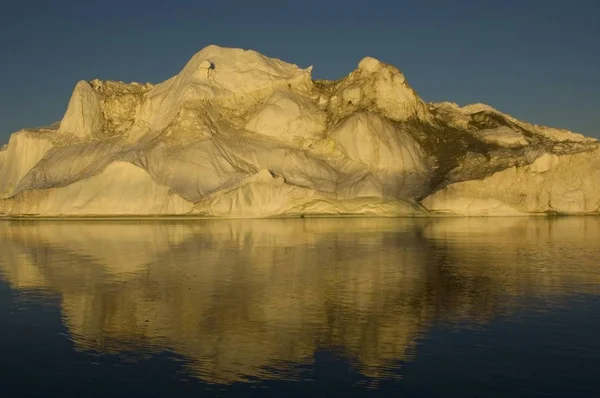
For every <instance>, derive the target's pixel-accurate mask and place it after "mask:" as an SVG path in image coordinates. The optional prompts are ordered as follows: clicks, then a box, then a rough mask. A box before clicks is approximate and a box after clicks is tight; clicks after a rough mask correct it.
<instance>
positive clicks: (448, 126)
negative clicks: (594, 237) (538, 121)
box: [0, 46, 600, 217]
mask: <svg viewBox="0 0 600 398" xmlns="http://www.w3.org/2000/svg"><path fill="white" fill-rule="evenodd" d="M599 148H600V144H599V143H598V142H597V140H595V139H593V138H588V137H584V136H582V135H580V134H575V133H572V132H570V131H566V130H561V129H554V128H548V127H542V126H537V125H532V124H529V123H526V122H522V121H519V120H516V119H514V118H513V117H511V116H509V115H506V114H503V113H501V112H499V111H497V110H495V109H493V108H491V107H489V106H487V105H483V104H474V105H467V106H463V107H460V106H458V105H456V104H454V103H449V102H444V103H426V102H424V101H423V100H422V99H421V98H419V96H418V95H417V94H416V92H415V91H414V90H413V89H412V88H411V86H409V84H408V83H407V81H406V79H405V77H404V75H403V74H402V73H401V72H400V71H399V70H398V69H396V68H395V67H393V66H391V65H387V64H384V63H382V62H379V61H378V60H376V59H373V58H369V57H367V58H364V59H363V60H362V61H361V62H360V63H359V65H358V68H357V69H356V70H354V71H353V72H351V73H350V74H349V75H348V76H346V77H344V78H342V79H340V80H337V81H321V80H316V81H315V80H312V78H311V68H307V69H301V68H299V67H297V66H296V65H292V64H288V63H285V62H283V61H280V60H277V59H272V58H268V57H265V56H263V55H261V54H259V53H257V52H254V51H247V50H241V49H232V48H222V47H217V46H209V47H206V48H205V49H203V50H202V51H200V52H199V53H197V54H196V55H194V57H192V59H191V60H190V61H189V62H188V63H187V65H186V66H185V67H184V68H183V70H182V71H181V72H180V73H179V74H178V75H176V76H174V77H172V78H171V79H169V80H167V81H165V82H163V83H160V84H157V85H152V84H139V83H131V84H126V83H122V82H115V81H100V80H93V81H91V82H87V81H81V82H79V83H77V85H76V87H75V90H74V92H73V95H72V97H71V100H70V101H69V104H68V107H67V111H66V113H65V115H64V118H63V119H62V121H61V122H60V123H57V124H55V125H52V126H49V127H46V128H40V129H25V130H21V131H19V132H16V133H14V134H13V135H12V136H11V138H10V141H9V143H8V145H6V146H4V147H3V148H2V149H1V150H0V215H2V216H4V217H15V216H41V217H69V216H70V217H81V216H169V215H170V216H208V217H288V216H289V217H295V216H319V215H368V216H430V215H464V216H499V215H528V214H598V213H600V150H599Z"/></svg>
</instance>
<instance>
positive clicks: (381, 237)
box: [0, 217, 600, 397]
mask: <svg viewBox="0 0 600 398" xmlns="http://www.w3.org/2000/svg"><path fill="white" fill-rule="evenodd" d="M0 358H1V359H0V396H1V397H24V396H32V397H138V396H139V397H177V396H185V397H189V396H218V397H226V396H236V397H244V396H248V397H263V396H265V397H267V396H270V397H307V396H308V397H310V396H324V397H334V396H355V397H360V396H386V397H387V396H389V397H391V396H406V397H542V396H543V397H599V396H600V218H593V217H582V218H576V217H574V218H554V219H536V218H501V219H433V220H407V219H358V218H350V219H293V220H232V221H223V220H219V221H212V220H210V221H208V220H190V221H118V222H117V221H111V222H108V221H107V222H104V221H94V222H89V221H61V222H56V221H44V222H40V221H19V222H17V221H11V222H8V221H4V222H0Z"/></svg>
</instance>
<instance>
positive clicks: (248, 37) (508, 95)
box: [0, 0, 600, 143]
mask: <svg viewBox="0 0 600 398" xmlns="http://www.w3.org/2000/svg"><path fill="white" fill-rule="evenodd" d="M209 44H218V45H221V46H231V47H242V48H251V49H254V50H257V51H259V52H261V53H263V54H265V55H268V56H271V57H277V58H280V59H283V60H285V61H288V62H293V63H295V64H297V65H299V66H301V67H306V66H309V65H313V66H314V70H313V77H314V78H327V79H335V78H339V77H341V76H343V75H346V74H348V73H349V72H351V71H352V70H353V69H354V68H355V67H356V65H357V64H358V61H359V60H360V59H361V58H363V57H364V56H367V55H369V56H374V57H376V58H378V59H380V60H382V61H385V62H389V63H392V64H394V65H396V66H397V67H398V68H399V69H400V70H402V71H403V72H404V74H405V75H406V77H407V79H408V81H409V82H410V83H411V85H412V86H413V87H414V88H415V89H416V90H417V92H418V93H419V95H420V96H421V97H422V98H423V99H424V100H426V101H454V102H457V103H459V104H461V105H464V104H468V103H473V102H484V103H488V104H490V105H492V106H494V107H496V108H498V109H499V110H501V111H504V112H506V113H509V114H512V115H513V116H515V117H517V118H519V119H524V120H527V121H530V122H533V123H538V124H545V125H550V126H553V127H563V128H568V129H570V130H573V131H577V132H581V133H584V134H587V135H592V136H595V137H600V107H599V105H600V0H573V1H567V0H561V1H557V0H463V1H453V0H429V1H417V0H414V1H402V0H389V1H377V0H371V1H365V0H361V1H355V0H343V1H337V0H320V1H314V0H303V1H286V0H276V1H272V0H253V1H250V0H213V1H206V0H193V1H187V0H169V1H166V0H165V1H156V0H103V1H95V0H0V87H1V90H0V143H2V142H6V141H7V140H8V135H9V134H10V133H11V132H14V131H16V130H18V129H19V128H22V127H34V126H40V125H46V124H50V123H52V122H55V121H57V120H60V118H61V117H62V114H63V113H64V111H65V109H66V106H67V102H68V100H69V97H70V94H71V91H72V89H73V87H74V85H75V83H76V82H77V81H78V80H81V79H86V80H91V79H93V78H100V79H115V80H123V81H149V82H155V83H156V82H160V81H163V80H165V79H167V78H168V77H170V76H172V75H174V74H176V73H177V72H178V71H179V70H180V69H181V68H182V67H183V65H184V64H185V63H186V62H187V60H188V59H189V58H190V57H191V56H192V55H193V54H194V53H195V52H197V51H199V50H200V49H202V48H203V47H205V46H206V45H209Z"/></svg>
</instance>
